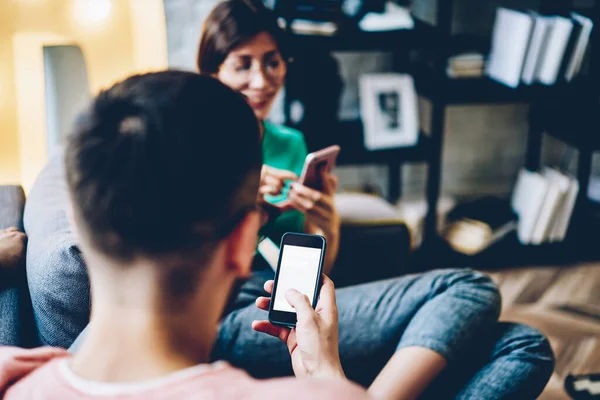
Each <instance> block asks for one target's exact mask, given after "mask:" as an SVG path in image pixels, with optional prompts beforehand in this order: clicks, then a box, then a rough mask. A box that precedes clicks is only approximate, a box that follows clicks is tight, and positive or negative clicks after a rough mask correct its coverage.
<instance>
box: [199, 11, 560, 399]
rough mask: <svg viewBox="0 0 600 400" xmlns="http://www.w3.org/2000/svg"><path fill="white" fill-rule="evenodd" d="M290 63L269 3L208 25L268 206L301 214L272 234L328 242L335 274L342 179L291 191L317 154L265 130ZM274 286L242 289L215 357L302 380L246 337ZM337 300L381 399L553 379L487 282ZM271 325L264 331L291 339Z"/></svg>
mask: <svg viewBox="0 0 600 400" xmlns="http://www.w3.org/2000/svg"><path fill="white" fill-rule="evenodd" d="M286 60H287V54H286V49H285V46H284V36H283V32H282V31H281V30H280V29H279V27H278V25H277V22H276V18H275V17H274V16H273V15H272V13H271V12H270V10H268V9H266V8H265V7H264V6H263V5H262V3H261V2H260V1H252V0H228V1H224V2H221V3H219V4H218V5H217V6H216V7H215V8H214V9H213V10H212V12H211V13H210V15H209V16H208V17H207V19H206V21H205V23H204V26H203V29H202V37H201V40H200V45H199V51H198V59H197V63H198V69H199V71H200V72H201V73H202V74H206V75H211V76H213V77H215V78H217V79H219V80H220V81H221V82H223V83H225V84H226V85H228V86H229V87H231V88H233V89H235V90H236V91H239V92H240V93H242V94H243V95H244V96H245V97H246V98H247V100H248V103H249V104H250V106H251V107H252V109H253V110H254V113H255V115H256V117H257V118H258V119H259V120H260V121H261V122H262V124H263V128H264V129H263V134H262V148H263V160H264V164H265V165H264V167H263V171H262V179H261V186H260V195H261V196H265V198H266V199H267V200H268V201H270V202H273V203H277V202H279V201H282V200H284V199H287V200H289V203H287V204H288V205H289V207H291V208H292V210H291V211H287V208H285V209H284V211H285V212H283V214H282V215H281V216H280V217H279V218H278V219H277V220H276V221H275V222H274V223H273V224H272V225H271V226H269V232H266V233H267V234H268V236H270V237H271V238H272V239H273V240H274V241H275V242H278V241H279V238H280V237H281V235H282V234H283V233H285V232H288V231H291V232H307V233H317V234H321V235H323V236H325V238H326V239H327V244H328V254H327V259H326V263H325V271H330V269H331V267H332V266H333V263H334V261H335V258H336V255H337V250H338V245H339V240H340V237H339V236H340V235H339V231H340V218H339V215H338V213H337V211H336V209H335V205H334V202H333V196H334V194H335V191H336V186H337V181H336V178H335V177H334V176H333V175H332V174H329V173H327V172H323V173H322V182H323V189H322V190H321V191H318V190H314V189H311V188H308V187H305V186H303V185H300V184H299V183H296V182H293V181H294V180H295V179H296V178H297V175H298V174H299V173H300V171H301V169H302V165H303V163H304V158H305V157H306V153H307V150H306V145H305V143H304V139H303V136H302V134H301V133H300V132H298V131H296V130H293V129H290V128H286V127H283V126H278V125H274V124H271V123H269V122H267V121H266V118H267V116H268V115H269V111H270V110H271V107H272V105H273V101H274V100H275V97H276V96H277V94H278V93H279V91H280V90H281V88H282V87H283V85H284V82H285V77H286V73H287V62H286ZM290 181H292V183H291V184H290V183H289V182H290ZM364 267H365V268H368V266H364ZM342 268H343V266H342ZM272 279H273V271H272V270H271V269H269V268H266V269H265V268H263V269H259V268H257V270H256V271H255V272H254V273H253V275H252V277H251V278H250V279H249V280H248V282H246V283H245V284H244V285H243V286H242V290H241V293H240V296H239V297H238V299H237V300H236V301H235V302H234V304H233V306H232V308H231V310H230V312H229V313H228V314H227V315H226V316H225V317H224V320H223V322H222V325H221V328H220V334H219V338H218V340H217V343H216V346H215V349H214V353H215V354H214V357H215V358H217V359H224V360H228V361H230V362H231V363H232V364H234V365H236V366H239V367H241V368H244V369H246V370H247V371H248V372H250V373H251V374H252V375H254V376H257V377H272V376H281V375H291V374H292V369H291V365H290V359H289V355H288V351H287V349H286V347H285V345H283V343H281V342H280V341H278V340H277V339H275V338H272V337H270V336H267V335H262V336H260V334H258V333H256V332H253V331H251V330H250V329H248V327H249V326H250V325H251V324H253V321H255V320H261V319H264V317H265V314H264V312H263V311H261V310H259V309H258V308H262V309H265V308H266V307H268V298H266V297H264V295H266V293H265V292H264V291H263V289H262V288H263V287H265V288H269V287H270V286H271V285H272V282H271V280H272ZM336 297H337V304H338V309H339V332H340V357H341V360H342V365H343V367H344V370H345V372H346V375H347V376H348V377H349V378H350V379H352V380H354V381H356V382H359V383H361V384H363V385H365V386H368V387H369V391H370V393H371V394H372V395H373V396H374V397H380V398H399V399H413V398H416V397H419V396H423V397H431V398H447V397H456V398H465V399H466V398H480V399H504V398H519V399H527V398H535V397H536V396H537V395H538V394H539V393H540V392H541V391H542V389H543V388H544V386H545V384H546V382H547V381H548V379H549V377H550V374H551V372H552V369H553V357H552V351H551V349H550V347H549V345H548V342H547V340H546V339H545V338H544V337H543V336H542V335H541V334H540V333H539V332H537V331H536V330H534V329H532V328H529V327H526V326H523V325H515V324H500V323H498V315H499V313H500V295H499V293H498V290H497V288H496V286H495V285H494V284H493V282H491V280H490V279H489V278H488V277H486V276H484V275H482V274H479V273H476V272H472V271H470V270H445V271H431V272H428V273H424V274H419V275H412V276H406V277H401V278H397V279H392V280H387V281H382V282H375V283H368V284H363V285H357V286H353V287H347V288H342V289H338V290H337V291H336ZM254 301H256V304H257V306H258V308H256V307H254V305H253V304H251V303H253V302H254ZM263 322H264V321H263ZM263 322H261V323H254V324H253V326H254V328H255V329H256V330H258V331H261V332H263V333H267V334H269V335H271V336H275V337H278V336H280V335H281V333H282V331H281V329H280V328H277V327H274V326H271V325H269V324H266V323H263Z"/></svg>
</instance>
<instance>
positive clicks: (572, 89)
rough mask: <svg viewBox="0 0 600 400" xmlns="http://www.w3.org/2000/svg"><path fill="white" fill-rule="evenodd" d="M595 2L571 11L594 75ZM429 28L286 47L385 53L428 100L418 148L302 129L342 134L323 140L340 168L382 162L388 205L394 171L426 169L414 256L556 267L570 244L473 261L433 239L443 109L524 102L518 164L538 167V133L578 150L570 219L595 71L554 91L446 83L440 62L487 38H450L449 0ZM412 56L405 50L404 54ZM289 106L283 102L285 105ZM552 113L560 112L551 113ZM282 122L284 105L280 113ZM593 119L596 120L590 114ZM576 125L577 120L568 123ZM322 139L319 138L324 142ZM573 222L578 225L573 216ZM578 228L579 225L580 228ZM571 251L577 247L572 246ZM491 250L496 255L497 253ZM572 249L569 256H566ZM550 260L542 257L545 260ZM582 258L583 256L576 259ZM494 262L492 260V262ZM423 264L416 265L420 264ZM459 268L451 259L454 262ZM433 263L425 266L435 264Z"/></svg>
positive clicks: (587, 154)
mask: <svg viewBox="0 0 600 400" xmlns="http://www.w3.org/2000/svg"><path fill="white" fill-rule="evenodd" d="M598 2H599V1H598V0H596V1H594V2H593V5H592V6H591V8H590V9H588V10H577V11H578V12H581V13H582V14H584V15H586V16H588V17H590V18H592V20H593V21H594V22H595V29H594V30H593V31H592V36H591V39H590V56H591V57H590V68H589V71H591V72H592V73H594V72H595V71H597V70H598V69H599V68H600V48H598V49H596V48H597V47H598V46H599V45H600V7H599V5H598ZM573 3H574V1H573V0H565V1H560V2H557V1H554V0H542V1H541V3H540V9H539V12H540V13H542V14H550V15H552V14H566V13H568V12H569V11H571V10H573ZM435 9H436V24H435V25H431V24H429V23H427V22H424V21H420V20H418V19H416V18H415V28H414V29H412V30H403V31H395V32H385V33H366V32H361V31H358V30H357V28H354V29H348V28H346V29H341V30H340V32H339V34H338V35H336V36H333V37H321V36H301V35H296V36H292V43H293V44H292V45H293V46H294V48H295V49H296V50H297V51H298V55H299V56H300V57H302V56H307V55H310V56H314V54H315V53H317V54H318V53H328V52H332V51H364V52H369V51H390V52H393V54H394V55H395V57H396V59H398V60H400V62H399V65H401V68H403V69H402V71H403V72H409V73H411V74H412V76H413V78H414V81H415V86H416V90H417V93H418V95H419V96H422V97H424V98H427V99H428V100H429V101H430V102H431V115H430V124H429V125H430V132H429V133H428V134H425V133H421V135H420V139H419V142H418V145H417V146H416V147H414V148H403V149H392V150H385V151H375V152H371V151H367V150H365V149H364V147H363V145H362V125H361V123H360V121H351V122H339V123H332V124H330V125H328V126H327V128H326V129H323V130H321V131H318V130H317V131H316V132H306V131H305V132H304V133H305V135H307V136H310V135H311V134H316V135H320V136H323V137H326V136H327V135H328V133H327V132H328V131H329V132H331V131H332V130H333V131H335V130H336V129H339V130H342V131H343V132H344V135H341V134H340V135H337V136H336V135H333V137H330V139H331V143H339V144H340V145H341V146H342V149H343V150H342V153H341V154H340V156H341V158H340V164H341V165H361V164H387V165H388V166H389V174H388V179H389V182H388V186H389V190H388V193H389V200H390V201H396V200H397V199H398V198H399V197H400V195H401V191H400V184H401V182H400V166H401V165H402V164H403V163H405V162H418V161H421V162H426V163H427V164H428V172H427V178H426V179H427V182H426V198H427V204H428V210H429V211H428V213H427V215H426V218H425V227H424V244H423V246H422V249H421V251H420V253H421V254H422V255H425V258H428V259H429V260H431V255H432V254H434V256H433V257H434V258H435V260H437V261H440V260H442V258H444V257H446V256H448V257H449V259H452V260H459V259H460V261H462V262H464V263H465V265H469V264H474V265H477V264H478V262H475V261H477V260H479V261H481V260H486V261H485V262H489V263H492V264H514V265H518V264H520V263H521V262H527V263H530V264H535V261H536V260H537V261H541V260H543V261H544V262H545V261H549V260H551V259H554V260H556V261H557V262H560V261H561V260H563V259H564V258H565V257H562V256H560V254H561V253H564V250H566V249H574V247H572V246H573V239H570V240H567V241H566V243H564V244H553V245H542V246H523V245H520V244H519V243H518V241H517V239H516V237H514V238H512V239H511V237H509V238H507V240H506V243H504V241H502V242H501V243H499V244H498V245H494V246H492V247H491V248H490V249H488V250H486V252H484V254H482V255H481V257H479V256H476V257H478V258H475V257H466V256H463V257H459V256H458V255H457V254H452V253H453V252H452V251H451V250H450V249H449V248H448V246H445V245H444V244H443V243H442V242H443V241H442V240H441V239H440V238H439V237H438V236H437V232H436V229H435V227H436V226H437V215H436V212H435V210H436V209H437V203H438V200H439V196H440V183H441V178H442V173H443V171H442V168H441V162H442V146H443V141H444V125H445V117H446V108H447V107H448V106H452V105H478V104H502V103H526V104H529V105H530V118H529V124H530V126H529V134H528V143H527V151H526V162H525V167H526V168H528V169H530V170H537V169H538V168H539V167H540V159H541V143H542V139H543V136H544V135H545V134H549V135H551V136H553V137H556V138H558V139H559V140H562V141H564V142H565V143H567V144H569V145H571V146H574V147H575V148H577V149H578V150H579V153H580V155H579V161H578V173H577V175H578V179H579V182H580V186H581V188H582V189H581V190H580V195H579V197H580V198H578V201H577V206H576V213H575V217H574V218H577V215H578V214H579V215H580V213H579V212H577V210H581V209H584V208H585V206H583V205H582V204H583V203H585V200H586V199H585V197H586V196H585V194H586V193H587V190H586V188H587V185H588V183H589V175H590V171H591V159H592V154H593V152H594V151H596V150H598V151H600V135H596V136H597V138H596V136H594V135H590V134H589V131H590V127H597V126H598V122H600V121H597V119H598V118H600V109H598V108H599V107H600V106H599V105H598V104H599V103H598V99H599V94H600V90H599V89H600V78H599V77H598V76H597V75H598V74H593V75H588V76H585V77H582V78H581V79H576V80H574V81H573V82H572V83H569V84H567V83H557V84H556V85H554V86H543V85H532V86H525V85H520V86H519V87H518V88H516V89H512V88H509V87H507V86H504V85H502V84H500V83H497V82H495V81H493V80H491V79H488V78H486V77H478V78H461V79H453V78H450V77H448V76H447V74H446V66H447V62H448V58H449V57H450V56H452V55H454V54H458V53H461V52H465V51H473V50H476V51H479V52H482V53H483V54H487V52H488V50H489V45H490V42H491V41H490V38H489V37H487V38H486V37H479V36H474V35H464V34H453V33H452V16H453V15H454V0H438V1H436V8H435ZM411 52H412V53H411ZM415 53H416V54H417V55H420V54H419V53H427V54H428V57H427V59H426V62H425V61H424V60H423V59H421V58H417V59H415V58H414V57H411V56H413V55H415ZM569 98H571V99H577V101H572V102H570V105H571V107H568V110H565V104H564V103H565V99H569ZM288 105H289V103H288ZM559 111H560V112H559ZM286 115H287V116H288V120H289V108H286ZM596 116H598V117H596ZM573 121H577V122H575V123H574V122H573ZM326 141H327V140H326V139H324V142H326ZM578 220H581V219H580V218H579V219H578ZM580 225H581V224H580ZM576 248H578V246H576ZM498 249H499V251H498ZM573 252H575V251H573ZM548 255H550V256H548ZM581 257H582V258H585V257H584V256H583V255H582V256H581ZM492 259H494V260H495V261H494V260H492ZM423 262H424V263H425V264H426V263H427V262H428V261H423V260H421V261H420V264H423ZM460 264H461V263H460V262H459V263H458V265H460ZM435 266H436V265H433V264H432V265H430V267H435Z"/></svg>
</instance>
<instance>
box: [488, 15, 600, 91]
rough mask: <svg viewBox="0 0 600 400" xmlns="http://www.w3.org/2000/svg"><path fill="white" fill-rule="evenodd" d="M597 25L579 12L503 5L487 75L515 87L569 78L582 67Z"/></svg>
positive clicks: (494, 35) (498, 17)
mask: <svg viewBox="0 0 600 400" xmlns="http://www.w3.org/2000/svg"><path fill="white" fill-rule="evenodd" d="M593 25H594V24H593V22H592V20H591V19H589V18H587V17H584V16H583V15H581V14H578V13H570V14H569V15H568V16H560V15H553V16H547V15H540V14H538V13H536V12H534V11H529V12H520V11H516V10H511V9H507V8H499V9H498V10H497V12H496V20H495V23H494V29H493V33H492V44H491V50H490V54H489V56H488V60H487V63H486V75H487V76H489V77H490V78H492V79H494V80H496V81H498V82H500V83H503V84H505V85H506V86H509V87H512V88H516V87H517V86H519V84H521V83H523V84H526V85H531V84H534V83H540V84H543V85H554V84H555V83H557V82H569V81H571V80H572V79H573V77H575V76H576V75H577V74H578V73H579V72H580V70H581V65H582V63H583V59H584V55H585V53H586V50H587V48H588V43H589V39H590V34H591V32H592V28H593Z"/></svg>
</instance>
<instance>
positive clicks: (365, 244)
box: [0, 155, 409, 348]
mask: <svg viewBox="0 0 600 400" xmlns="http://www.w3.org/2000/svg"><path fill="white" fill-rule="evenodd" d="M68 209H69V200H68V196H67V191H66V184H65V178H64V169H63V165H62V157H61V156H60V155H57V156H56V157H55V158H53V159H52V160H50V162H49V163H48V165H47V166H46V167H45V168H44V170H43V171H42V172H41V173H40V175H39V177H38V178H37V180H36V182H35V184H34V185H33V188H32V190H31V192H30V193H29V195H28V197H27V200H26V201H25V196H24V194H23V190H22V189H21V188H20V187H15V186H11V187H7V186H4V187H2V186H0V227H8V226H17V227H22V228H24V230H25V232H26V233H27V236H28V244H27V258H26V275H25V273H21V274H20V275H19V276H18V277H16V278H15V279H11V280H10V281H8V282H5V284H4V285H3V287H0V322H1V324H0V345H19V346H33V345H38V344H44V345H52V346H60V347H65V348H66V347H69V346H70V345H71V344H72V342H73V341H74V340H75V338H76V337H77V335H78V334H79V332H81V331H82V330H83V328H84V327H85V326H86V325H87V323H88V320H89V313H90V295H89V281H88V276H87V272H86V268H85V264H84V261H83V258H82V256H81V253H80V251H79V248H78V247H77V243H76V239H75V236H74V234H73V232H72V231H71V229H70V227H69V221H68V211H67V210H68ZM408 254H409V235H408V230H407V228H406V227H405V226H404V225H403V224H401V223H387V224H380V223H376V224H369V223H364V222H363V223H360V224H356V223H349V224H343V227H342V242H341V248H340V256H339V260H338V261H339V264H340V265H339V266H337V267H336V269H335V270H334V271H335V273H334V275H333V276H332V278H333V279H334V281H336V283H337V284H338V286H344V285H349V284H354V283H359V282H365V281H371V280H376V279H383V278H388V277H391V276H397V275H399V274H401V273H404V272H406V271H405V270H403V269H402V267H403V266H405V265H407V257H408ZM23 271H25V269H23ZM28 289H29V290H28ZM32 309H33V312H32ZM34 322H35V323H34Z"/></svg>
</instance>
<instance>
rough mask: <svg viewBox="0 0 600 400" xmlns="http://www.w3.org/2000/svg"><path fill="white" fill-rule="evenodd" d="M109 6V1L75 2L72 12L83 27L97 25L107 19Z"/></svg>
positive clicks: (85, 0) (80, 0) (83, 0)
mask: <svg viewBox="0 0 600 400" xmlns="http://www.w3.org/2000/svg"><path fill="white" fill-rule="evenodd" d="M111 6H112V4H111V2H110V0H76V1H75V4H74V8H73V12H74V15H75V19H76V20H77V22H79V23H81V24H83V25H90V24H98V23H100V22H102V21H104V20H106V19H107V18H108V16H109V15H110V10H111Z"/></svg>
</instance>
